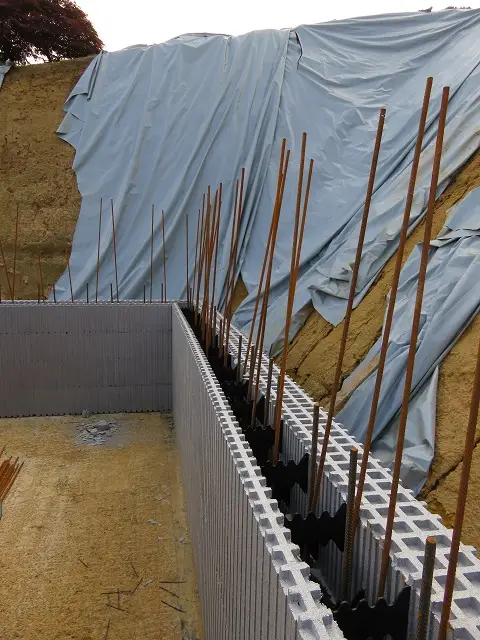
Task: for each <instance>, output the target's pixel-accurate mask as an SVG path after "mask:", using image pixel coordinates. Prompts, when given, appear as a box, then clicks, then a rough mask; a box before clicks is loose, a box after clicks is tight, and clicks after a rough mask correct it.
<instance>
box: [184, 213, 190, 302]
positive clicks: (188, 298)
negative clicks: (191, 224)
mask: <svg viewBox="0 0 480 640" xmlns="http://www.w3.org/2000/svg"><path fill="white" fill-rule="evenodd" d="M185 240H186V250H185V255H186V258H187V274H186V275H187V279H186V288H187V308H188V307H189V305H190V292H189V290H188V287H189V283H188V213H185Z"/></svg>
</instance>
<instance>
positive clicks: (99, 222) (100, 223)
mask: <svg viewBox="0 0 480 640" xmlns="http://www.w3.org/2000/svg"><path fill="white" fill-rule="evenodd" d="M102 209H103V198H100V213H99V217H98V246H97V278H96V285H95V302H96V303H97V302H98V278H99V274H100V239H101V235H102Z"/></svg>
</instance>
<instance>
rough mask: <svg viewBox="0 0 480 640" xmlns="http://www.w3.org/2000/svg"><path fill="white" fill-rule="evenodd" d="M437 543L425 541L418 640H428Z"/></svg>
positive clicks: (418, 617)
mask: <svg viewBox="0 0 480 640" xmlns="http://www.w3.org/2000/svg"><path fill="white" fill-rule="evenodd" d="M436 550H437V541H436V539H435V538H433V537H428V538H427V539H426V541H425V557H424V559H423V572H422V586H421V588H420V599H419V602H418V616H417V633H416V640H428V628H429V626H430V604H431V599H432V582H433V572H434V570H435V552H436Z"/></svg>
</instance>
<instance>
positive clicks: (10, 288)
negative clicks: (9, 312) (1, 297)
mask: <svg viewBox="0 0 480 640" xmlns="http://www.w3.org/2000/svg"><path fill="white" fill-rule="evenodd" d="M0 251H1V254H2V262H3V266H4V268H5V277H6V278H7V286H8V292H9V294H10V297H11V298H12V300H13V293H12V287H11V285H10V276H9V275H8V269H7V263H6V261H5V254H4V253H3V245H2V243H1V242H0Z"/></svg>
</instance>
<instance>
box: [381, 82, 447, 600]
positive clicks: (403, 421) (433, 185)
mask: <svg viewBox="0 0 480 640" xmlns="http://www.w3.org/2000/svg"><path fill="white" fill-rule="evenodd" d="M448 94H449V88H448V87H444V89H443V92H442V104H441V106H440V114H439V118H438V131H437V141H436V145H435V156H434V159H433V169H432V178H431V182H430V193H429V196H428V204H427V215H426V218H425V231H424V235H423V245H422V256H421V259H420V269H419V272H418V286H417V295H416V299H415V309H414V312H413V320H412V331H411V337H410V347H409V350H408V359H407V370H406V374H405V386H404V390H403V398H402V408H401V410H400V421H399V425H398V436H397V447H396V451H395V462H394V466H393V472H392V487H391V490H390V501H389V505H388V515H387V523H386V529H385V540H384V543H383V550H382V563H381V567H380V579H379V583H378V597H379V598H381V597H382V596H383V594H384V592H385V585H386V581H387V572H388V563H389V559H390V547H391V542H392V532H393V521H394V519H395V507H396V504H397V494H398V482H399V480H400V470H401V466H402V454H403V445H404V442H405V431H406V427H407V417H408V401H409V399H410V391H411V388H412V380H413V368H414V364H415V354H416V351H417V339H418V331H419V328H420V316H421V311H422V302H423V291H424V288H425V276H426V273H427V264H428V253H429V250H430V238H431V235H432V223H433V213H434V209H435V198H436V193H437V186H438V176H439V173H440V161H441V158H442V148H443V134H444V131H445V122H446V118H447V108H448Z"/></svg>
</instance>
